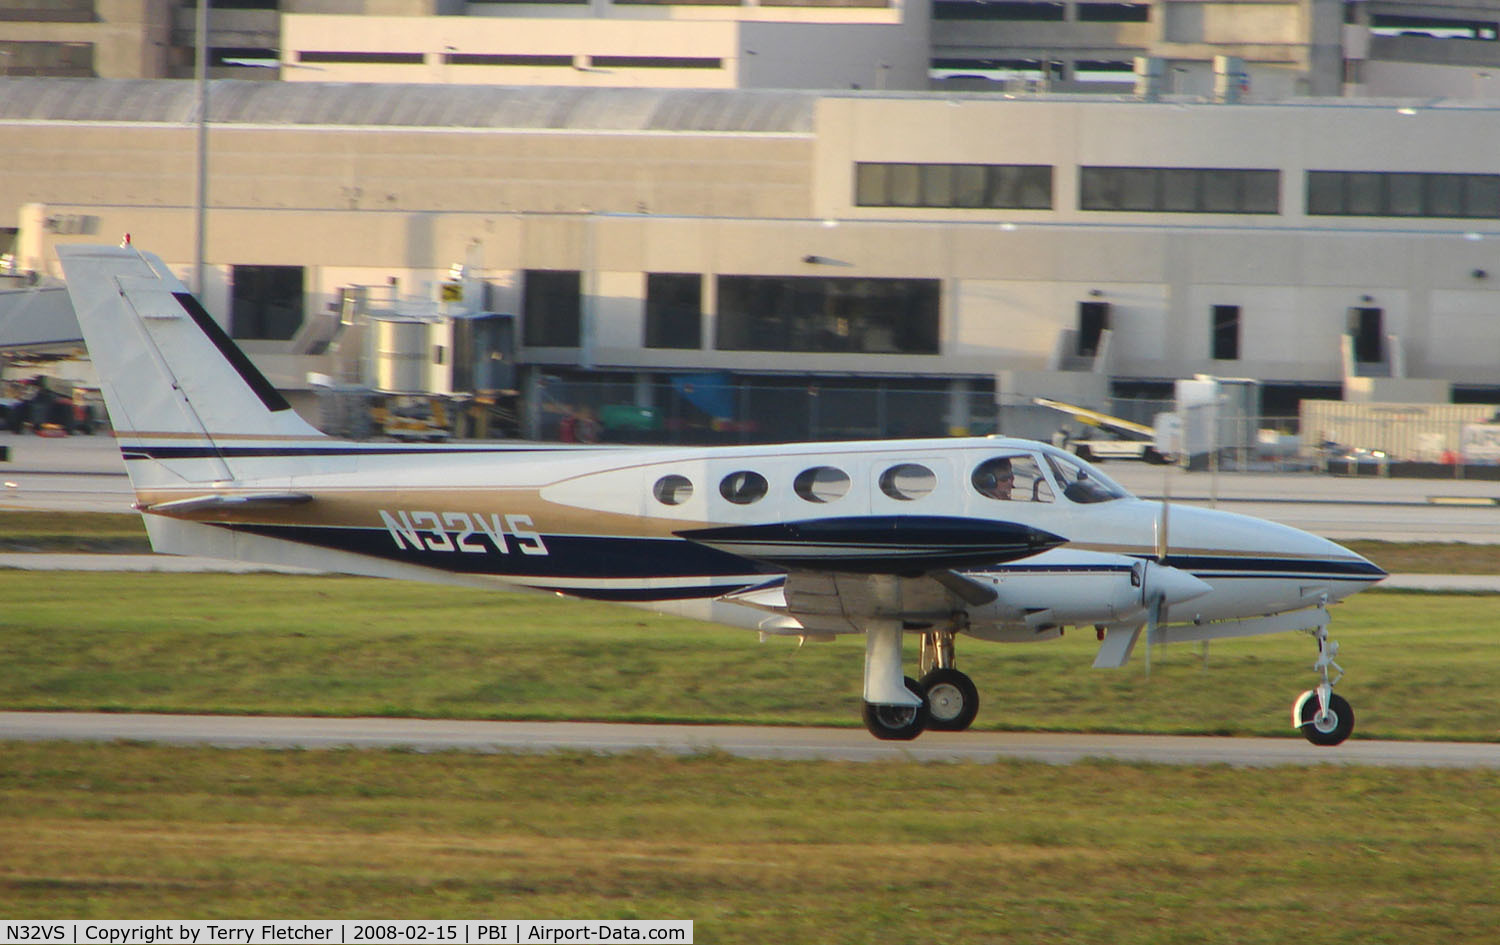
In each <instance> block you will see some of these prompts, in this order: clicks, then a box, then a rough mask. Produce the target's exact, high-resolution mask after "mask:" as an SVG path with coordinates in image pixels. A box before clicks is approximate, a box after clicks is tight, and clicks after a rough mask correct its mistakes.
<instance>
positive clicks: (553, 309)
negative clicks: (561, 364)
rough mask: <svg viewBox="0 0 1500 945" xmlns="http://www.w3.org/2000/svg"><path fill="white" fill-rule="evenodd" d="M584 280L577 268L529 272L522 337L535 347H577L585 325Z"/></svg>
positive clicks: (524, 298)
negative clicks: (583, 318)
mask: <svg viewBox="0 0 1500 945" xmlns="http://www.w3.org/2000/svg"><path fill="white" fill-rule="evenodd" d="M581 287H582V278H581V276H580V274H579V272H578V271H577V270H576V269H528V270H526V284H525V290H524V293H523V296H524V297H523V299H522V303H521V305H522V318H523V319H524V326H525V327H524V328H523V329H522V337H523V338H524V339H525V343H526V345H527V346H528V347H532V348H576V347H578V337H579V325H580V323H581V322H582V311H583V309H582V288H581Z"/></svg>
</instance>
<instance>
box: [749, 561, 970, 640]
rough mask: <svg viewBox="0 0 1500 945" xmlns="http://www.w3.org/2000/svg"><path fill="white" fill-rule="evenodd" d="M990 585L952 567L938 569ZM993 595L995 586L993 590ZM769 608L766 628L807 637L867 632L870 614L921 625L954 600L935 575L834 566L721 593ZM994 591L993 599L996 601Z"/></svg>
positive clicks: (946, 611)
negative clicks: (848, 569)
mask: <svg viewBox="0 0 1500 945" xmlns="http://www.w3.org/2000/svg"><path fill="white" fill-rule="evenodd" d="M939 573H944V574H946V575H950V576H951V577H952V578H956V579H958V580H960V581H965V582H967V583H968V584H971V585H973V592H978V591H979V590H981V589H983V590H988V589H987V588H982V586H981V585H979V584H978V583H977V582H973V581H969V580H968V579H967V578H963V577H961V576H960V575H958V574H955V573H953V572H939ZM989 593H990V594H991V595H993V591H990V592H989ZM720 599H721V600H723V601H726V602H728V603H732V604H740V605H742V606H745V607H752V608H755V609H756V610H763V611H766V612H767V613H768V614H771V615H772V616H770V617H768V618H767V619H766V620H765V621H764V622H763V623H762V624H761V626H760V629H761V631H762V632H764V633H771V634H787V635H793V636H806V635H818V634H833V633H860V632H863V630H864V626H865V622H866V621H868V620H869V619H871V618H880V617H884V618H892V619H899V620H900V621H902V622H903V623H904V624H906V625H908V626H912V627H918V626H921V625H924V624H937V623H942V622H944V621H947V620H950V619H951V618H952V616H953V613H954V610H955V609H956V608H955V605H954V601H953V599H952V597H951V596H950V591H949V589H948V588H947V587H946V586H945V584H944V581H943V580H942V579H939V578H938V577H937V574H936V573H935V574H928V575H917V576H914V577H898V576H896V575H891V574H850V573H838V572H833V571H790V572H788V573H787V576H786V578H785V579H784V580H782V579H778V580H776V581H773V582H770V583H768V584H762V585H760V586H757V587H751V588H746V589H745V590H742V591H735V592H734V593H732V594H726V595H725V596H724V597H722V598H720ZM993 599H994V598H993V596H991V597H990V600H993Z"/></svg>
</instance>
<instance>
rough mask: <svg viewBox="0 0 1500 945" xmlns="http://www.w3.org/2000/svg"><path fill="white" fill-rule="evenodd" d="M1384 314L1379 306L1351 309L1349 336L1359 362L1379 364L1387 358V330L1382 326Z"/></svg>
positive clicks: (1356, 359) (1355, 358) (1355, 357)
mask: <svg viewBox="0 0 1500 945" xmlns="http://www.w3.org/2000/svg"><path fill="white" fill-rule="evenodd" d="M1384 315H1385V313H1384V311H1383V310H1381V309H1378V308H1368V307H1364V308H1351V309H1349V336H1350V338H1351V339H1352V341H1353V344H1354V360H1355V361H1356V362H1357V363H1359V364H1379V363H1380V362H1382V361H1384V360H1385V331H1384V329H1383V328H1382V327H1381V323H1382V322H1383V321H1384Z"/></svg>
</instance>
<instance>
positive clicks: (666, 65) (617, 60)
mask: <svg viewBox="0 0 1500 945" xmlns="http://www.w3.org/2000/svg"><path fill="white" fill-rule="evenodd" d="M589 65H591V66H593V67H595V68H597V69H722V68H724V60H722V59H718V58H710V57H703V56H591V57H590V58H589Z"/></svg>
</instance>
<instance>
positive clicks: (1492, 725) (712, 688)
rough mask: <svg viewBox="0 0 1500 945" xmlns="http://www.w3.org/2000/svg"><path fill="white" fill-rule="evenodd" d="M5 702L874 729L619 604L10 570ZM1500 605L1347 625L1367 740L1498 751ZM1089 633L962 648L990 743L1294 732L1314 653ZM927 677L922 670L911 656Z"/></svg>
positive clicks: (757, 663) (799, 652) (765, 650)
mask: <svg viewBox="0 0 1500 945" xmlns="http://www.w3.org/2000/svg"><path fill="white" fill-rule="evenodd" d="M0 600H3V601H4V602H5V603H4V611H3V618H0V656H3V658H0V707H4V708H11V709H74V710H98V709H103V710H120V711H125V710H129V711H158V712H217V713H252V714H253V713H261V714H279V713H293V714H311V715H394V716H428V717H448V718H493V719H602V720H617V721H672V722H750V723H764V724H797V725H847V726H857V725H858V724H859V720H858V707H859V699H860V686H861V681H862V671H863V670H862V667H863V658H864V650H863V647H862V646H861V645H860V641H859V640H857V639H855V638H852V637H849V638H841V639H840V640H838V641H837V642H834V643H829V644H808V645H806V646H804V647H801V648H799V647H797V645H796V642H795V641H794V640H785V639H781V640H773V641H771V642H769V643H764V644H762V643H759V642H757V640H756V635H755V634H754V633H752V632H750V631H745V630H735V629H731V628H726V627H722V626H716V625H705V624H700V623H696V622H693V621H688V620H682V619H676V618H668V617H661V616H657V615H654V614H650V613H646V612H643V611H637V610H633V609H629V608H623V607H619V606H614V605H606V604H593V603H586V602H579V601H569V600H561V599H557V598H553V597H548V596H542V595H535V594H508V593H499V592H485V591H471V590H463V589H454V588H447V587H434V586H429V585H420V584H412V583H398V582H387V581H376V580H367V579H356V578H324V577H292V576H279V575H265V574H257V575H211V574H188V575H169V574H109V573H106V574H80V573H67V572H48V573H29V572H0ZM1495 604H1496V598H1495V597H1490V596H1475V595H1454V594H1448V595H1433V594H1409V593H1397V592H1381V591H1370V592H1366V593H1364V594H1361V595H1359V596H1357V597H1355V598H1353V599H1352V600H1351V601H1350V602H1348V603H1345V604H1342V605H1339V606H1338V607H1336V608H1335V609H1334V624H1333V629H1334V638H1335V639H1337V640H1338V641H1339V642H1340V643H1341V645H1342V646H1343V650H1342V652H1341V653H1340V655H1339V662H1340V663H1342V664H1343V665H1344V667H1345V668H1346V669H1347V670H1348V671H1349V675H1348V677H1347V678H1346V679H1345V681H1344V683H1343V684H1342V685H1341V686H1340V691H1341V692H1343V693H1344V694H1345V695H1346V696H1347V697H1348V698H1349V699H1350V700H1351V701H1352V702H1353V704H1354V708H1355V712H1356V713H1357V715H1358V719H1359V721H1358V726H1357V729H1356V733H1355V735H1356V737H1364V738H1377V737H1378V738H1407V739H1414V738H1435V739H1479V740H1495V739H1497V738H1500V699H1496V698H1495V692H1494V680H1496V679H1497V678H1500V648H1497V647H1496V646H1495V645H1494V641H1495V639H1496V638H1497V636H1500V609H1497V608H1496V606H1495ZM1096 647H1097V643H1096V642H1095V640H1094V635H1093V634H1092V633H1090V632H1082V633H1079V632H1071V633H1069V634H1068V636H1067V637H1065V638H1064V639H1063V640H1060V641H1052V642H1046V643H1036V644H1008V645H1007V644H990V643H983V642H980V641H975V640H961V641H960V649H959V659H960V665H961V666H962V667H963V668H964V669H965V670H966V671H967V672H968V673H970V674H971V675H972V676H973V677H974V678H975V680H976V681H977V682H978V684H979V687H980V693H981V709H980V716H979V721H978V722H977V723H976V725H977V727H979V728H998V729H1009V730H1045V731H1103V732H1175V733H1209V734H1235V735H1251V734H1254V735H1286V734H1289V732H1290V729H1289V721H1288V715H1289V708H1290V705H1291V702H1292V700H1293V698H1294V697H1295V696H1296V695H1297V693H1298V692H1300V691H1301V690H1303V689H1306V688H1309V687H1310V686H1311V685H1312V684H1313V682H1314V681H1315V676H1314V675H1313V673H1312V671H1311V664H1312V660H1313V657H1314V655H1315V652H1314V647H1313V644H1312V642H1311V640H1310V639H1309V638H1307V637H1306V636H1304V635H1301V634H1281V635H1276V636H1269V637H1260V638H1253V639H1247V640H1236V641H1226V642H1220V643H1216V644H1214V645H1213V647H1212V649H1211V650H1210V651H1209V658H1208V660H1207V663H1206V664H1205V663H1204V661H1203V659H1202V650H1201V648H1200V647H1199V646H1197V645H1178V646H1174V647H1166V648H1158V649H1157V651H1156V652H1155V654H1154V658H1153V665H1152V673H1151V675H1150V676H1147V675H1146V673H1145V671H1144V668H1143V664H1142V661H1141V659H1140V654H1137V657H1136V659H1135V660H1133V661H1132V663H1131V664H1130V665H1129V666H1128V667H1126V668H1125V669H1123V670H1118V671H1109V670H1094V669H1091V668H1090V665H1089V664H1090V663H1091V662H1092V660H1093V656H1094V652H1095V649H1096ZM911 659H912V660H913V661H914V659H915V657H914V655H912V656H911Z"/></svg>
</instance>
